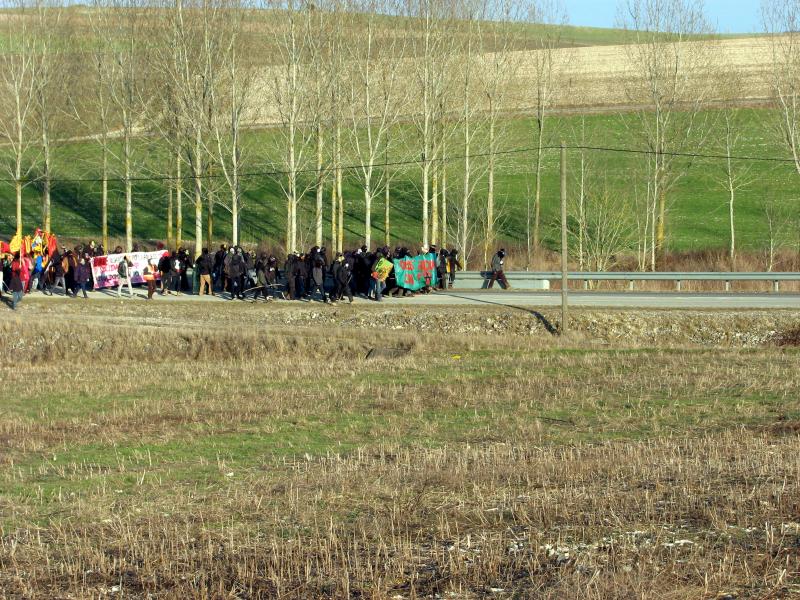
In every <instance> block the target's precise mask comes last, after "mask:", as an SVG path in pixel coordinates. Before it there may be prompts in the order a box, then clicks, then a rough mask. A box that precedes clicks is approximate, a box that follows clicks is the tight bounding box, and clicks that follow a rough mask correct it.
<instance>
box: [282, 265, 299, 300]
mask: <svg viewBox="0 0 800 600" xmlns="http://www.w3.org/2000/svg"><path fill="white" fill-rule="evenodd" d="M296 260H297V254H296V253H292V254H290V255H289V256H287V257H286V263H285V264H284V265H283V272H284V273H285V274H286V293H287V294H288V296H289V300H294V299H295V293H296V292H297V290H296V289H295V288H296V286H295V278H294V263H295V261H296Z"/></svg>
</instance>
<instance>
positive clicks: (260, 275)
mask: <svg viewBox="0 0 800 600" xmlns="http://www.w3.org/2000/svg"><path fill="white" fill-rule="evenodd" d="M268 269H269V259H268V258H267V253H266V252H262V253H261V254H259V255H258V258H257V259H256V285H257V287H256V289H255V293H254V294H253V302H255V301H256V300H258V296H259V295H260V294H263V295H264V300H265V301H269V300H272V296H270V295H269V294H268V293H267V292H268V291H269V289H270V284H269V282H268V280H267V273H268Z"/></svg>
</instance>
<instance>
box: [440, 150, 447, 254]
mask: <svg viewBox="0 0 800 600" xmlns="http://www.w3.org/2000/svg"><path fill="white" fill-rule="evenodd" d="M441 175H442V187H441V195H442V220H441V224H442V248H444V247H445V246H447V157H446V156H445V151H444V145H442V173H441Z"/></svg>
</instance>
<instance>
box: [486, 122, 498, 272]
mask: <svg viewBox="0 0 800 600" xmlns="http://www.w3.org/2000/svg"><path fill="white" fill-rule="evenodd" d="M494 163H495V157H494V119H492V121H491V123H490V124H489V186H488V190H487V195H486V243H485V244H484V249H483V263H484V265H485V267H486V268H488V267H489V257H490V256H491V255H492V254H493V252H492V251H493V250H494V248H493V245H494Z"/></svg>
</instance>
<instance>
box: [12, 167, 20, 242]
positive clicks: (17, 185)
mask: <svg viewBox="0 0 800 600" xmlns="http://www.w3.org/2000/svg"><path fill="white" fill-rule="evenodd" d="M14 191H15V193H16V196H17V235H18V236H20V238H21V237H22V181H21V178H20V177H19V176H18V177H17V178H16V179H14Z"/></svg>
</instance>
